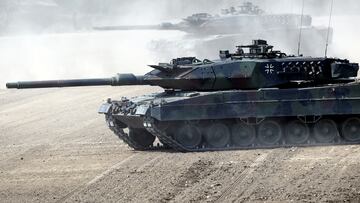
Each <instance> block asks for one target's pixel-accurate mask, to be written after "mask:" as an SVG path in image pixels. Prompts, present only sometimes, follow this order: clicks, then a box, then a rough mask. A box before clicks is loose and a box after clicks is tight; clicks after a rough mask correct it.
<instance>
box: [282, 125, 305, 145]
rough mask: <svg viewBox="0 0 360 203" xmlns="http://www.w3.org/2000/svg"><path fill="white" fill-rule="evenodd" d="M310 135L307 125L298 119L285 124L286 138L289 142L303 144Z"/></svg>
mask: <svg viewBox="0 0 360 203" xmlns="http://www.w3.org/2000/svg"><path fill="white" fill-rule="evenodd" d="M309 137H310V129H309V126H308V125H307V124H305V123H303V122H301V121H299V120H294V121H291V122H289V123H288V124H287V125H286V139H287V140H288V142H289V143H290V144H303V143H305V142H306V141H307V140H308V139H309Z"/></svg>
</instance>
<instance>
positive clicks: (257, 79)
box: [7, 40, 360, 152]
mask: <svg viewBox="0 0 360 203" xmlns="http://www.w3.org/2000/svg"><path fill="white" fill-rule="evenodd" d="M151 67H152V68H153V69H154V70H152V71H151V72H149V73H147V74H145V75H143V76H135V75H132V74H118V75H117V76H115V77H113V78H104V79H88V80H62V81H33V82H16V83H8V84H7V87H8V88H46V87H68V86H91V85H113V86H118V85H154V86H160V87H162V88H164V92H161V93H155V94H150V95H144V96H140V97H135V98H131V99H128V98H121V99H119V100H116V99H114V100H111V99H108V101H107V102H106V103H105V104H103V105H102V106H101V107H100V110H99V113H101V114H104V115H105V118H106V123H107V124H108V126H109V127H110V129H111V130H112V131H113V132H114V133H115V134H116V135H117V136H118V137H119V138H120V139H122V140H123V141H124V142H125V143H127V144H128V145H129V146H130V147H132V148H134V149H136V150H151V149H156V147H157V146H165V147H169V148H172V149H174V150H177V151H181V152H188V151H190V152H194V151H195V152H196V151H212V150H229V149H249V148H274V147H287V146H309V145H310V146H311V145H335V144H353V143H360V118H359V115H360V84H359V82H358V81H357V80H356V79H355V78H356V76H357V72H358V69H359V66H358V64H357V63H350V62H349V61H348V60H343V59H337V58H324V57H319V58H313V57H303V56H287V55H286V54H284V53H282V52H280V51H274V50H273V47H272V46H269V45H267V43H266V41H264V40H254V41H253V44H251V45H248V46H238V47H237V50H236V52H235V53H230V52H229V51H220V59H219V60H207V59H205V60H203V61H200V60H198V59H196V58H194V57H186V58H177V59H173V60H172V61H171V62H170V63H160V64H158V65H151ZM156 138H157V139H156Z"/></svg>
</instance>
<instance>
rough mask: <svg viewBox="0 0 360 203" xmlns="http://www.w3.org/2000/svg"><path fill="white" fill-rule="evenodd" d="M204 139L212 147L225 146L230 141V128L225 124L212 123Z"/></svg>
mask: <svg viewBox="0 0 360 203" xmlns="http://www.w3.org/2000/svg"><path fill="white" fill-rule="evenodd" d="M205 140H206V142H207V143H208V144H209V145H210V146H212V147H216V148H221V147H225V146H226V145H227V144H228V143H229V141H230V130H229V128H228V127H227V126H226V125H225V124H222V123H214V124H212V125H210V127H209V128H208V129H207V133H206V135H205Z"/></svg>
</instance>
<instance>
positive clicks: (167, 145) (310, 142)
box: [105, 113, 360, 152]
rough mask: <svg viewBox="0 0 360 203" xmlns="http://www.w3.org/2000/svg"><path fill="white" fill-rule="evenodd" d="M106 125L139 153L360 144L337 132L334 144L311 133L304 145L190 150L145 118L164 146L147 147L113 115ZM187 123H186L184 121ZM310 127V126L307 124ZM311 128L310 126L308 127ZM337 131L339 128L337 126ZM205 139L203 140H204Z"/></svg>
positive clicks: (251, 145)
mask: <svg viewBox="0 0 360 203" xmlns="http://www.w3.org/2000/svg"><path fill="white" fill-rule="evenodd" d="M105 119H106V123H107V124H108V126H109V128H110V130H111V131H112V132H113V133H114V134H115V135H117V136H118V137H119V138H120V139H121V140H122V141H123V142H124V143H125V144H127V145H128V146H129V147H131V148H133V149H134V150H138V151H159V150H168V149H171V150H175V151H178V152H205V151H226V150H249V149H272V148H290V147H309V146H329V145H349V144H360V140H359V141H356V142H354V141H353V142H350V141H347V140H346V139H344V138H343V137H342V136H341V135H340V133H339V132H337V135H336V136H335V138H334V139H333V141H332V142H326V143H322V142H317V141H316V140H315V139H314V138H313V135H312V134H313V133H310V136H309V138H308V139H307V141H306V142H304V143H302V144H293V143H288V142H287V141H286V139H285V136H283V137H282V139H281V140H280V141H278V142H277V143H276V144H272V145H265V144H261V143H260V142H255V141H254V142H253V143H252V144H250V145H248V146H235V145H230V144H227V145H226V146H224V147H211V146H209V145H208V144H204V143H202V144H201V145H199V146H198V147H195V148H189V147H186V146H184V145H183V144H181V143H180V142H178V141H177V140H176V139H174V138H173V137H172V136H171V135H169V134H168V133H166V132H165V131H164V130H162V128H161V127H160V126H159V122H157V121H155V120H154V119H153V118H152V117H150V116H145V117H144V118H143V119H144V126H145V129H146V130H147V131H148V132H150V133H151V134H152V135H153V136H155V137H156V138H158V140H159V141H160V143H161V144H162V145H159V144H158V145H150V146H147V147H144V146H142V145H141V144H139V143H137V142H136V141H135V140H133V139H131V137H130V136H129V134H128V133H127V132H125V131H124V128H123V126H120V125H119V124H117V122H116V120H115V118H114V117H113V116H112V114H111V113H110V114H106V116H105ZM184 122H185V121H184ZM307 125H310V124H307ZM308 127H309V126H308ZM337 129H339V127H338V126H337ZM202 139H203V138H202Z"/></svg>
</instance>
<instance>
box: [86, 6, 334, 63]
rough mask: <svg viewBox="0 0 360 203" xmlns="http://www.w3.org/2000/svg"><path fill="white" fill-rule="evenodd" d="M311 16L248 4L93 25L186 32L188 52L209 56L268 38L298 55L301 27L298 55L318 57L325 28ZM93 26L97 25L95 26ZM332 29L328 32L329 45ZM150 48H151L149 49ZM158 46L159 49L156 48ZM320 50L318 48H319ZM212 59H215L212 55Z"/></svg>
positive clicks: (159, 43)
mask: <svg viewBox="0 0 360 203" xmlns="http://www.w3.org/2000/svg"><path fill="white" fill-rule="evenodd" d="M312 21H313V19H312V17H311V16H310V15H300V14H287V13H284V14H269V13H266V12H265V11H264V10H262V9H261V8H259V7H258V6H256V5H254V4H252V3H251V2H245V3H243V4H242V5H240V6H237V7H230V8H226V9H222V10H221V13H220V14H209V13H195V14H193V15H191V16H188V17H186V18H184V19H182V20H181V21H180V22H179V23H171V22H163V23H161V24H158V25H131V24H129V25H106V24H105V23H101V24H100V25H99V23H98V25H97V26H94V27H93V28H94V30H97V31H112V30H179V31H183V32H186V33H187V34H188V35H185V39H186V40H187V41H185V42H182V43H181V44H193V43H194V44H195V45H194V47H193V48H191V51H195V54H196V55H201V56H208V55H209V54H210V53H208V51H206V50H213V49H218V48H219V47H221V49H231V48H232V46H233V45H234V44H235V43H247V42H248V41H250V40H252V39H268V40H269V41H271V42H272V43H273V44H277V45H278V46H280V47H281V48H282V49H286V51H287V52H288V53H297V42H298V41H299V35H300V28H301V39H302V47H301V53H303V54H307V55H320V54H322V53H323V48H322V47H325V45H326V40H327V34H328V28H327V27H322V26H314V25H313V24H312ZM94 24H96V23H94ZM332 37H333V30H332V28H330V29H329V43H331V42H332ZM169 43H170V44H169ZM176 43H177V42H172V43H171V42H168V41H154V42H153V44H152V46H153V47H155V50H154V51H159V52H161V51H163V49H169V50H172V49H173V47H174V46H179V45H178V44H176ZM152 46H150V47H152ZM158 47H160V48H159V49H157V48H158ZM318 47H321V48H318ZM213 57H214V56H213Z"/></svg>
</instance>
